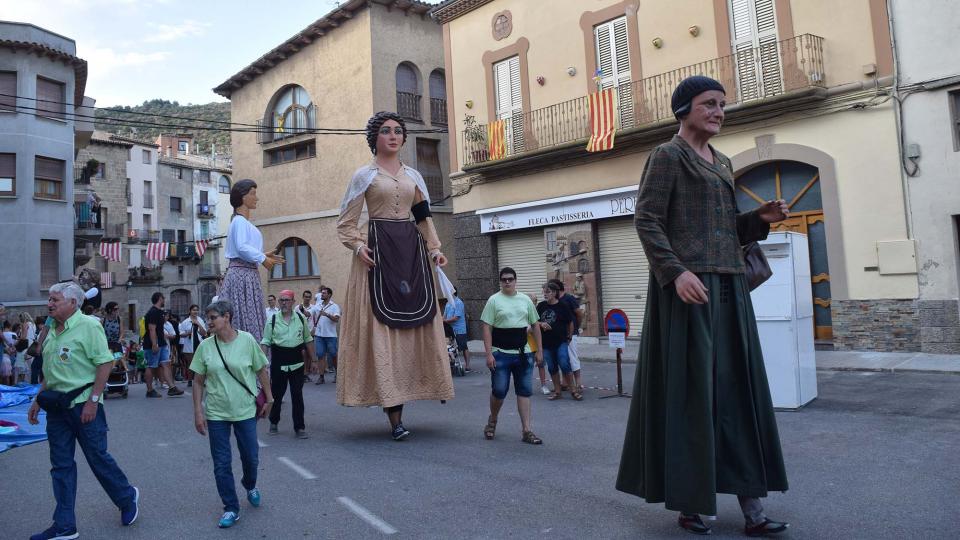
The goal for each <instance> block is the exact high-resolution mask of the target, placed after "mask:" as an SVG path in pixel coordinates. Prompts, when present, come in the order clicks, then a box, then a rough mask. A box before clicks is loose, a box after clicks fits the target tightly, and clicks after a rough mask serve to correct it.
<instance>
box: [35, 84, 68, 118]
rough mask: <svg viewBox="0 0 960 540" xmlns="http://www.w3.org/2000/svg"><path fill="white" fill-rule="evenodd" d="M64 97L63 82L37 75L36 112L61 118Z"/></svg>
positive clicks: (63, 108)
mask: <svg viewBox="0 0 960 540" xmlns="http://www.w3.org/2000/svg"><path fill="white" fill-rule="evenodd" d="M64 97H65V96H64V85H63V83H59V82H56V81H51V80H48V79H44V78H42V77H37V109H39V111H38V112H41V113H43V112H46V113H48V114H49V115H50V116H53V117H56V118H63V112H64V111H65V110H66V104H65V103H64V101H65V99H64Z"/></svg>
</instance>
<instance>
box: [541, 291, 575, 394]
mask: <svg viewBox="0 0 960 540" xmlns="http://www.w3.org/2000/svg"><path fill="white" fill-rule="evenodd" d="M548 283H553V284H555V285H556V286H557V287H560V301H561V302H563V303H565V304H566V305H567V306H568V307H569V308H570V311H572V312H573V315H574V318H573V336H571V339H570V345H569V346H568V347H567V354H568V355H569V356H570V369H572V370H573V378H574V380H575V381H576V385H577V388H576V390H578V391H580V392H583V382H582V381H581V379H580V355H579V354H577V338H579V337H580V323H581V322H582V321H583V309H581V308H580V301H579V300H577V297H576V296H573V295H572V294H569V293H567V292H566V291H565V287H564V285H563V282H562V281H560V280H559V279H551V280H550V281H549V282H548Z"/></svg>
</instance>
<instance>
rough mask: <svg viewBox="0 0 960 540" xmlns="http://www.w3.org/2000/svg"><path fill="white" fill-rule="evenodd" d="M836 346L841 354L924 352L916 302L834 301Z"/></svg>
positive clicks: (834, 336) (834, 342)
mask: <svg viewBox="0 0 960 540" xmlns="http://www.w3.org/2000/svg"><path fill="white" fill-rule="evenodd" d="M831 312H832V314H833V345H834V347H835V348H836V349H837V350H839V351H849V350H855V351H880V352H886V351H905V352H910V351H920V312H919V310H918V308H917V301H916V300H836V299H834V300H833V305H832V309H831Z"/></svg>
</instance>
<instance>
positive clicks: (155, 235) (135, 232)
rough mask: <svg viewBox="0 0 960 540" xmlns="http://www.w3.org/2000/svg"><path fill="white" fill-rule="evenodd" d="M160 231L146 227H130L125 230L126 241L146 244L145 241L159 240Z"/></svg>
mask: <svg viewBox="0 0 960 540" xmlns="http://www.w3.org/2000/svg"><path fill="white" fill-rule="evenodd" d="M159 241H160V231H154V230H148V229H130V230H129V231H127V243H129V244H146V243H147V242H159Z"/></svg>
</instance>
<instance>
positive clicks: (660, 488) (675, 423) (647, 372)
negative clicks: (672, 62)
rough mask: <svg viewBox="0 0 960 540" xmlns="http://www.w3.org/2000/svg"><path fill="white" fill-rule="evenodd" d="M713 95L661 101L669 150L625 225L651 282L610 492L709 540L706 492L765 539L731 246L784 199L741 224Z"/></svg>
mask: <svg viewBox="0 0 960 540" xmlns="http://www.w3.org/2000/svg"><path fill="white" fill-rule="evenodd" d="M725 96H726V93H725V91H724V88H723V86H722V85H721V84H720V83H719V82H717V81H715V80H713V79H710V78H707V77H699V76H698V77H690V78H688V79H685V80H684V81H682V82H681V83H680V84H679V85H678V86H677V88H676V90H675V91H674V93H673V99H672V103H671V105H672V108H673V112H674V115H675V116H676V117H677V119H678V120H680V132H679V134H677V135H676V136H674V137H673V140H671V141H670V142H668V143H666V144H662V145H660V146H658V147H657V148H655V149H654V150H653V151H652V152H651V153H650V157H649V158H648V159H647V164H646V166H645V167H644V170H643V177H642V179H641V181H640V188H639V191H638V194H637V205H636V217H635V224H636V227H637V234H638V235H639V236H640V241H641V242H642V244H643V249H644V251H645V253H646V255H647V258H648V260H649V262H650V269H651V273H652V275H651V277H650V284H649V290H648V294H647V307H646V314H645V316H644V322H643V334H642V336H641V342H640V358H639V364H638V368H639V371H638V374H637V377H636V381H635V383H634V394H633V396H634V397H633V401H632V403H631V405H630V417H629V420H628V423H627V432H626V437H625V439H624V443H623V456H622V458H621V461H620V472H619V475H618V477H617V489H618V490H620V491H624V492H626V493H631V494H634V495H637V496H639V497H643V498H644V499H646V500H647V502H650V503H659V502H663V503H666V507H667V508H669V509H671V510H677V511H679V512H680V516H679V518H678V523H679V525H680V526H681V527H682V528H684V529H685V530H687V531H689V532H692V533H696V534H709V533H710V528H709V527H707V526H706V525H705V524H704V523H703V521H702V520H701V519H700V515H701V514H705V515H716V513H717V512H716V494H717V493H729V494H733V495H737V496H738V499H739V502H740V506H741V508H742V510H743V514H744V519H745V520H746V524H745V528H744V532H745V533H746V534H747V535H749V536H763V535H768V534H776V533H778V532H782V531H784V530H786V528H787V526H788V525H787V524H786V523H781V522H776V521H773V520H770V519H768V518H767V517H766V516H765V515H764V512H763V506H762V505H761V503H760V498H761V497H765V496H766V495H767V492H769V491H785V490H786V489H787V476H786V472H785V471H784V466H783V455H782V453H781V450H780V436H779V434H778V433H777V423H776V419H775V418H774V414H773V404H772V401H771V399H770V389H769V386H768V384H767V376H766V372H765V370H764V365H763V355H762V353H761V350H760V340H759V336H758V334H757V324H756V320H755V317H754V313H753V305H752V304H751V302H750V289H749V287H748V286H747V282H746V279H745V276H744V262H743V255H742V252H741V248H740V246H741V245H744V244H747V243H749V242H753V241H757V240H762V239H764V238H766V236H767V234H768V233H769V231H770V224H771V223H777V222H780V221H783V220H784V219H785V218H786V217H787V212H788V209H787V205H786V203H785V202H784V201H783V200H775V201H769V202H767V203H766V204H764V205H762V206H760V207H759V208H758V209H756V210H753V211H751V212H746V213H740V212H738V210H737V206H736V201H735V198H734V179H733V174H732V172H733V171H732V166H731V164H730V160H729V159H728V158H727V157H726V156H724V155H723V154H721V153H720V152H717V151H716V150H715V149H714V148H713V147H712V146H711V145H710V144H709V143H708V141H709V139H710V138H711V137H713V136H714V135H717V134H718V133H719V132H720V126H721V125H722V123H723V118H724V112H723V108H724V105H725V104H726V97H725Z"/></svg>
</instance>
